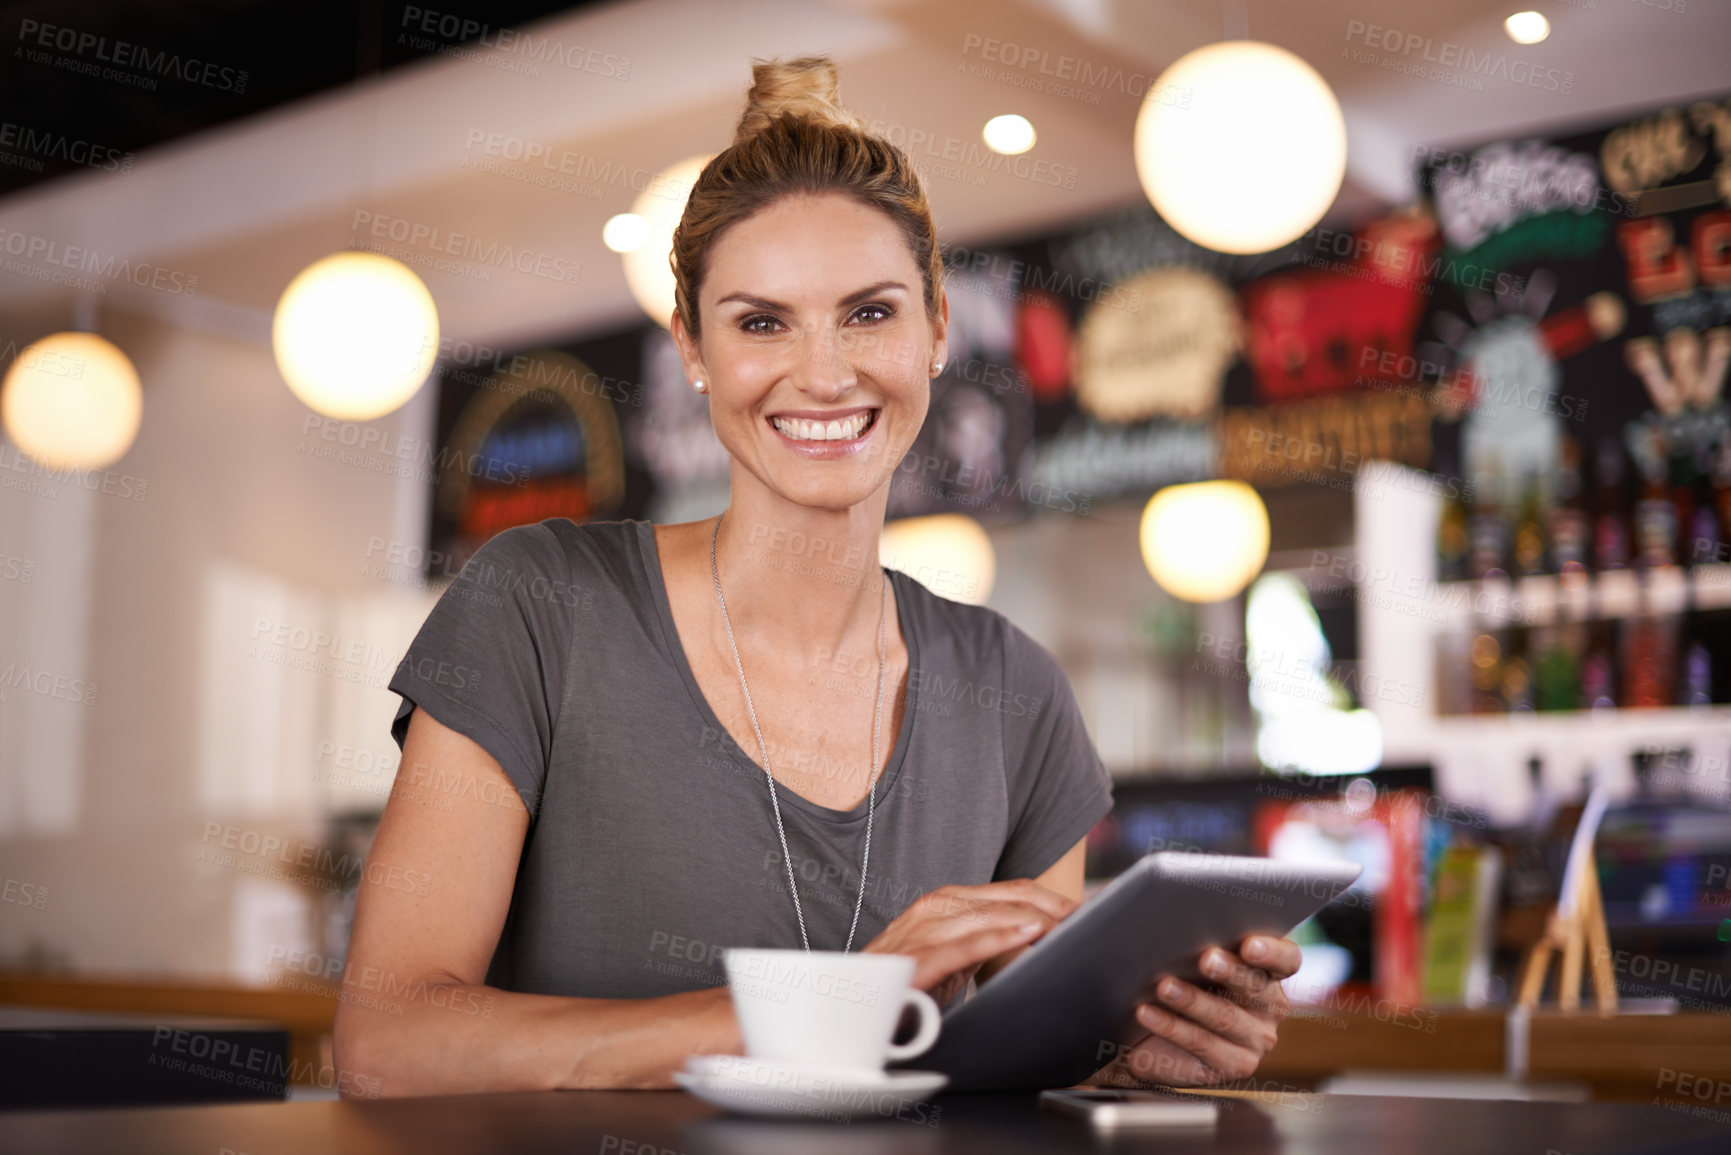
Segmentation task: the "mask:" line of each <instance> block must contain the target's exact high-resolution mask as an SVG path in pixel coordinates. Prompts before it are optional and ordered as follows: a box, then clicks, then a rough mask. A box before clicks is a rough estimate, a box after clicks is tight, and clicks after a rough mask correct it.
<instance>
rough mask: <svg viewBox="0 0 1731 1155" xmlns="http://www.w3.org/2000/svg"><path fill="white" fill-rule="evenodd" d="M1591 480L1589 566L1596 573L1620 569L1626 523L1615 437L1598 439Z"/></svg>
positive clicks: (1625, 550) (1625, 545) (1625, 546)
mask: <svg viewBox="0 0 1731 1155" xmlns="http://www.w3.org/2000/svg"><path fill="white" fill-rule="evenodd" d="M1593 480H1594V498H1593V507H1594V508H1593V566H1594V568H1595V569H1599V570H1613V569H1623V568H1625V567H1627V566H1628V564H1629V522H1628V517H1627V513H1626V505H1627V502H1626V494H1625V492H1624V482H1623V447H1622V445H1621V444H1620V443H1619V442H1618V441H1617V439H1616V438H1615V437H1604V438H1601V439H1600V440H1599V448H1598V453H1597V455H1596V456H1595V457H1594V460H1593Z"/></svg>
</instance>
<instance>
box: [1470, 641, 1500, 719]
mask: <svg viewBox="0 0 1731 1155" xmlns="http://www.w3.org/2000/svg"><path fill="white" fill-rule="evenodd" d="M1467 657H1468V660H1469V661H1471V663H1472V685H1473V713H1475V714H1500V713H1502V712H1503V709H1504V704H1503V697H1502V686H1503V644H1502V642H1501V640H1500V639H1498V637H1497V635H1496V634H1495V633H1493V632H1491V631H1490V630H1479V631H1478V632H1477V633H1475V634H1474V635H1473V640H1472V642H1471V644H1470V645H1469V646H1468V648H1467Z"/></svg>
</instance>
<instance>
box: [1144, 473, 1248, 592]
mask: <svg viewBox="0 0 1731 1155" xmlns="http://www.w3.org/2000/svg"><path fill="white" fill-rule="evenodd" d="M1141 539H1142V561H1143V563H1144V564H1145V565H1147V567H1148V572H1149V573H1150V574H1152V575H1153V576H1154V580H1155V581H1156V582H1158V583H1159V585H1160V588H1161V589H1163V590H1165V591H1166V592H1167V593H1169V594H1171V595H1172V596H1173V597H1175V598H1180V599H1182V600H1184V601H1187V602H1199V603H1200V602H1218V601H1224V600H1226V599H1227V598H1230V597H1235V596H1237V595H1238V593H1239V592H1240V591H1242V590H1243V589H1244V587H1245V586H1247V585H1249V584H1250V582H1251V579H1253V578H1254V577H1255V576H1256V575H1257V573H1259V572H1260V571H1261V569H1262V564H1263V563H1264V562H1266V561H1267V560H1268V509H1267V507H1266V506H1264V505H1263V504H1262V498H1261V497H1260V496H1258V495H1257V492H1256V491H1255V490H1254V489H1252V488H1250V486H1248V485H1246V484H1244V482H1242V481H1198V482H1193V483H1191V484H1187V485H1169V486H1167V487H1166V488H1165V489H1162V490H1160V491H1159V492H1158V493H1156V494H1155V495H1154V496H1153V497H1151V498H1149V499H1148V505H1147V508H1145V509H1144V510H1143V511H1142V530H1141Z"/></svg>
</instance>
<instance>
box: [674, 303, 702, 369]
mask: <svg viewBox="0 0 1731 1155" xmlns="http://www.w3.org/2000/svg"><path fill="white" fill-rule="evenodd" d="M672 322H673V323H672V324H671V325H670V326H669V329H670V330H671V331H672V333H673V344H674V347H675V348H677V349H678V350H679V361H680V364H681V366H682V367H683V368H684V370H685V380H686V382H687V383H688V384H689V383H693V382H697V381H702V382H705V383H706V384H707V382H708V381H709V371H708V369H707V368H706V367H705V366H704V364H703V354H702V353H701V351H700V350H699V349H698V346H697V342H696V341H694V340H693V339H692V337H691V332H690V331H689V330H688V329H686V327H685V318H684V317H682V316H680V314H679V309H678V308H677V307H676V308H675V309H674V310H673V318H672Z"/></svg>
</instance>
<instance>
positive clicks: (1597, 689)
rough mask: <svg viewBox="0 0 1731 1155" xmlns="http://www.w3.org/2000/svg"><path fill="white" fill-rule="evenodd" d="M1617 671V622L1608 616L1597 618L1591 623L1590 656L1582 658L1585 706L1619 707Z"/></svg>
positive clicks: (1582, 698) (1589, 634)
mask: <svg viewBox="0 0 1731 1155" xmlns="http://www.w3.org/2000/svg"><path fill="white" fill-rule="evenodd" d="M1617 675H1618V670H1617V636H1616V629H1615V626H1614V624H1613V623H1611V622H1609V621H1604V620H1600V621H1596V622H1593V623H1592V624H1591V625H1590V626H1588V627H1587V656H1586V657H1585V658H1583V659H1581V707H1582V708H1583V709H1586V710H1594V711H1598V710H1615V709H1616V708H1617V702H1618V699H1619V698H1620V697H1621V694H1620V693H1619V687H1618V685H1617Z"/></svg>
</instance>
